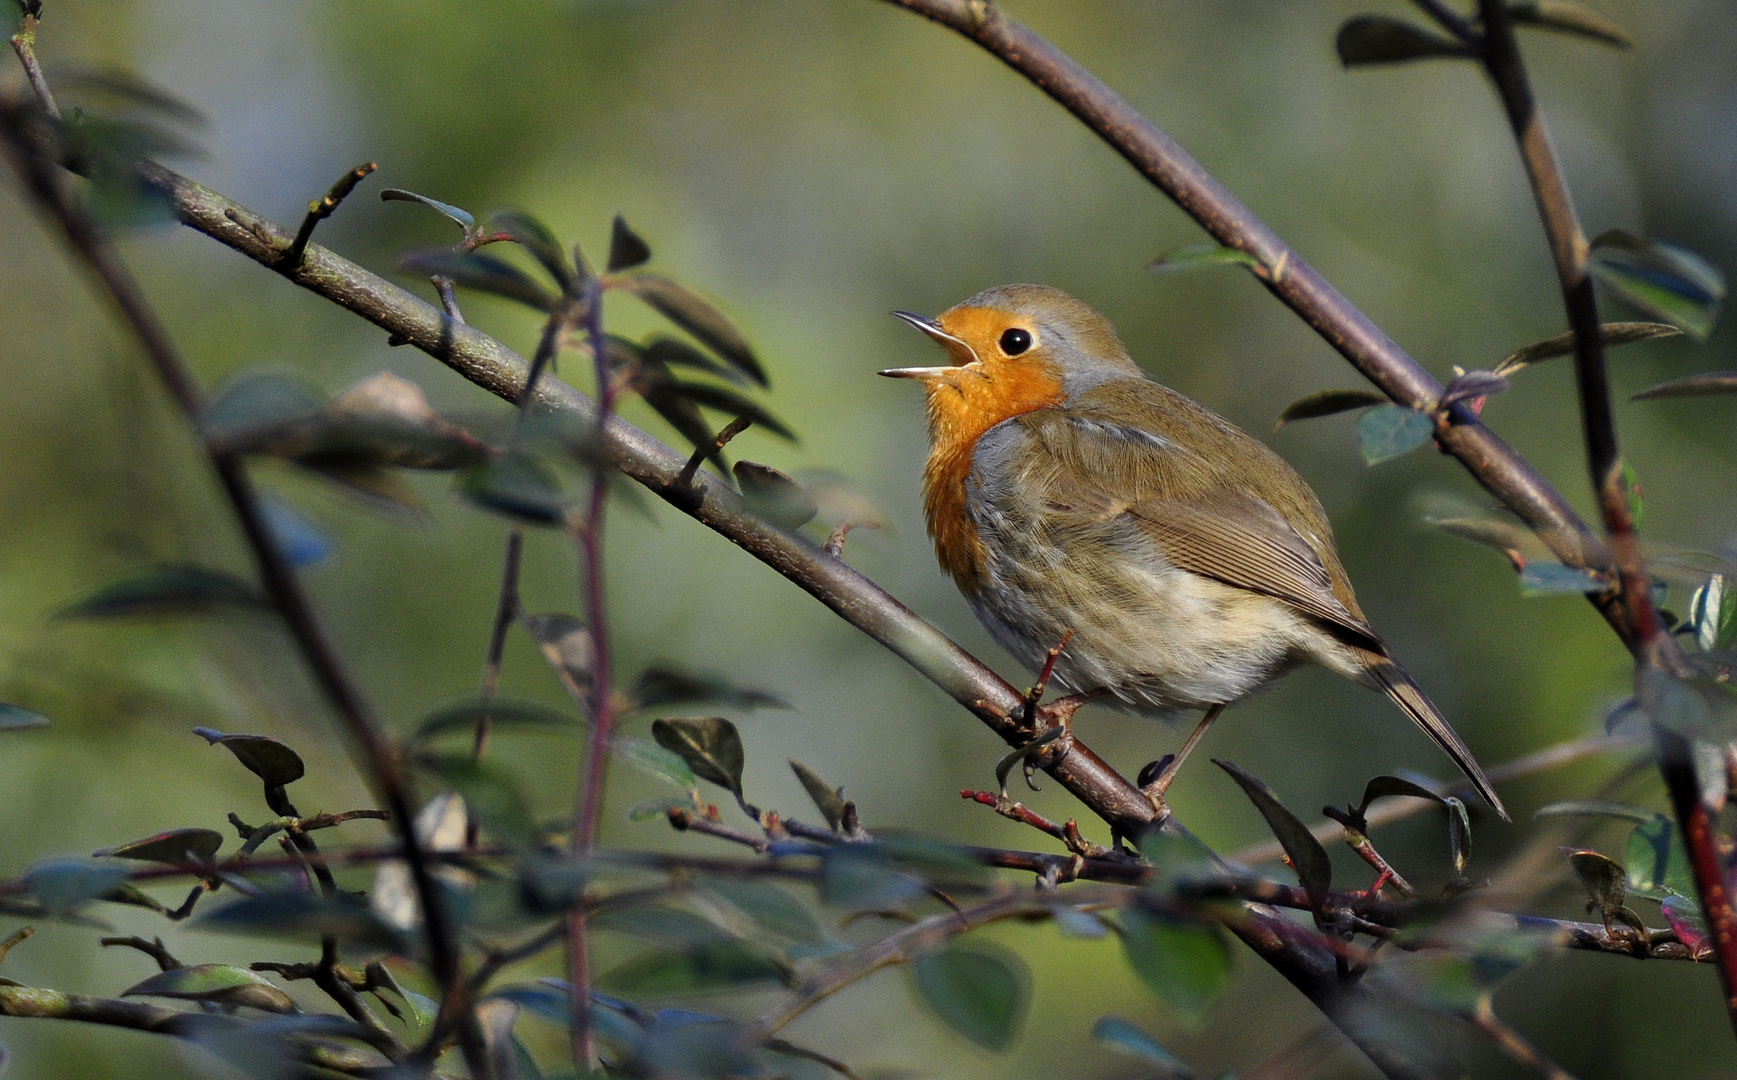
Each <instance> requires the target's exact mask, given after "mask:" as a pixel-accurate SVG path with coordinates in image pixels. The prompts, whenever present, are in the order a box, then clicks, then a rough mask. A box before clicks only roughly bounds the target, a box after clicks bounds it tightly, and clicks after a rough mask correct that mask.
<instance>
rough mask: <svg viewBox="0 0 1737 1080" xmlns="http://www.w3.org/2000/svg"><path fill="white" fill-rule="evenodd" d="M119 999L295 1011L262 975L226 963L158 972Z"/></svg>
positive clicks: (197, 965)
mask: <svg viewBox="0 0 1737 1080" xmlns="http://www.w3.org/2000/svg"><path fill="white" fill-rule="evenodd" d="M121 996H122V997H161V998H180V999H182V1000H186V1001H211V1002H215V1003H217V1004H219V1005H229V1006H239V1005H245V1006H247V1007H248V1008H252V1009H262V1010H264V1011H266V1012H274V1013H293V1012H297V1011H298V1010H297V1009H296V1003H295V1002H294V1001H292V1000H290V996H289V995H288V994H286V993H284V992H283V991H282V990H279V989H278V988H277V987H276V986H273V985H272V984H271V983H270V982H269V981H267V980H266V978H265V976H263V975H260V974H258V973H257V972H253V971H249V970H247V969H246V968H239V967H231V966H230V965H228V964H195V965H194V966H192V967H183V968H175V969H174V970H172V971H162V972H158V973H157V974H155V975H153V976H151V977H150V978H148V979H146V980H145V981H144V982H142V983H139V984H138V985H137V986H135V987H133V988H132V989H130V990H128V991H126V992H125V993H123V994H122V995H121Z"/></svg>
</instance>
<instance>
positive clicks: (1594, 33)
mask: <svg viewBox="0 0 1737 1080" xmlns="http://www.w3.org/2000/svg"><path fill="white" fill-rule="evenodd" d="M1508 12H1509V14H1510V15H1511V16H1512V18H1513V20H1514V21H1515V22H1516V23H1519V24H1520V25H1521V26H1536V27H1537V28H1539V29H1540V30H1558V31H1561V32H1562V33H1564V34H1574V35H1576V36H1579V37H1584V38H1591V39H1592V40H1594V41H1600V42H1603V43H1604V44H1606V45H1614V46H1616V47H1617V48H1619V49H1632V48H1634V42H1633V41H1631V40H1630V39H1629V36H1628V35H1627V34H1625V33H1623V31H1622V27H1620V26H1618V25H1616V23H1614V22H1612V21H1611V20H1610V19H1608V18H1606V17H1605V16H1603V15H1601V14H1599V13H1598V12H1596V11H1594V10H1592V9H1591V8H1588V7H1582V6H1580V5H1579V4H1571V3H1567V2H1566V0H1532V2H1530V3H1517V4H1509V5H1508Z"/></svg>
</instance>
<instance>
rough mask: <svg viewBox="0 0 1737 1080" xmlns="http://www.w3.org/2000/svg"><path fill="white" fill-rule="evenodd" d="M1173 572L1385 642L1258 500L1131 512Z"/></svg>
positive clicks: (1310, 551) (1169, 503)
mask: <svg viewBox="0 0 1737 1080" xmlns="http://www.w3.org/2000/svg"><path fill="white" fill-rule="evenodd" d="M1127 514H1128V516H1129V517H1131V518H1133V519H1134V520H1135V521H1137V522H1139V524H1140V527H1141V530H1142V531H1143V532H1144V533H1145V534H1146V535H1147V536H1149V537H1151V538H1152V540H1153V542H1154V543H1155V544H1156V545H1157V546H1158V548H1159V550H1160V551H1161V552H1162V553H1163V554H1164V556H1165V557H1166V558H1167V559H1168V560H1169V561H1170V562H1171V563H1172V564H1174V565H1176V566H1179V567H1181V568H1182V569H1184V570H1188V571H1190V572H1192V573H1196V574H1200V575H1201V576H1203V577H1209V578H1214V579H1216V580H1218V581H1222V582H1224V583H1225V584H1227V585H1235V586H1236V587H1237V588H1239V589H1247V590H1249V591H1250V592H1258V593H1263V594H1265V595H1267V596H1271V597H1274V598H1276V599H1279V600H1283V601H1284V602H1285V603H1287V604H1290V605H1291V606H1292V607H1294V608H1296V609H1297V610H1298V611H1301V612H1303V613H1304V614H1306V615H1311V616H1313V617H1315V618H1317V619H1320V620H1322V621H1323V622H1326V623H1329V624H1331V625H1332V626H1334V627H1336V628H1338V629H1340V630H1342V631H1345V632H1347V633H1348V634H1349V635H1350V636H1351V637H1353V638H1355V639H1357V640H1358V641H1359V642H1360V643H1363V644H1364V645H1365V646H1366V647H1369V648H1373V649H1375V650H1376V651H1383V646H1382V644H1381V639H1380V638H1378V637H1376V636H1375V631H1374V630H1372V629H1370V627H1369V624H1368V623H1366V622H1364V621H1363V620H1362V619H1360V618H1358V617H1357V616H1356V615H1354V614H1352V613H1351V612H1350V611H1348V610H1346V608H1345V605H1344V604H1342V603H1340V602H1339V599H1338V597H1336V596H1334V595H1333V581H1332V578H1331V577H1329V576H1328V573H1327V568H1326V566H1325V565H1323V564H1322V562H1321V558H1320V556H1319V555H1317V554H1316V553H1315V549H1314V548H1312V547H1310V546H1309V544H1308V542H1307V541H1305V540H1304V539H1303V538H1302V536H1300V535H1299V534H1298V533H1297V531H1296V530H1295V529H1293V528H1291V526H1290V525H1289V524H1288V523H1287V522H1286V521H1285V519H1284V518H1283V517H1281V516H1280V515H1279V513H1278V511H1276V510H1274V509H1273V508H1272V507H1270V506H1268V505H1267V504H1266V503H1264V502H1261V501H1260V500H1258V499H1253V498H1248V497H1246V496H1243V497H1238V496H1223V497H1220V498H1218V499H1214V500H1211V501H1198V500H1190V501H1182V500H1175V499H1148V500H1146V501H1144V502H1140V503H1136V504H1135V505H1133V506H1130V507H1129V508H1128V510H1127Z"/></svg>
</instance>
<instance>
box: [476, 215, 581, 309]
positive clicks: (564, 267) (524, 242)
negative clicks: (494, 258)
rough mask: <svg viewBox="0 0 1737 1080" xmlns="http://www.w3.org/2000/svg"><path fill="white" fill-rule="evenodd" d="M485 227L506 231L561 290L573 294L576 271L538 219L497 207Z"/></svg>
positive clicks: (576, 277)
mask: <svg viewBox="0 0 1737 1080" xmlns="http://www.w3.org/2000/svg"><path fill="white" fill-rule="evenodd" d="M489 229H490V230H491V231H494V232H503V233H506V234H507V235H508V236H509V237H511V238H512V241H513V242H514V243H515V244H518V245H519V246H520V247H522V248H524V249H525V250H526V251H528V252H530V253H531V256H532V258H534V259H536V260H537V261H538V262H539V263H542V264H543V269H545V270H547V271H548V272H549V276H550V277H552V278H554V279H555V281H556V283H557V284H559V285H560V286H561V291H562V292H563V293H567V294H569V295H572V294H573V292H574V288H573V287H574V285H576V284H577V283H578V280H579V277H578V274H577V273H576V272H575V271H574V269H573V264H572V263H570V262H568V261H567V254H566V252H565V251H563V250H562V247H561V241H559V240H557V239H555V234H554V233H553V232H551V231H550V229H549V227H548V226H547V225H545V224H543V223H542V221H540V220H539V219H537V218H535V217H533V216H531V215H530V214H527V213H525V212H524V211H523V210H497V211H495V212H494V213H493V214H492V215H490V216H489Z"/></svg>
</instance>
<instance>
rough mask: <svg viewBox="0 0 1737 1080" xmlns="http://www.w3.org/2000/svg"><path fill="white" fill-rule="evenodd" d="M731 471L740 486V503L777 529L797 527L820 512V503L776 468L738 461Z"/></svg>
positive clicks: (806, 522)
mask: <svg viewBox="0 0 1737 1080" xmlns="http://www.w3.org/2000/svg"><path fill="white" fill-rule="evenodd" d="M732 473H733V475H734V476H735V477H736V484H737V485H738V486H739V487H740V488H741V489H742V502H743V504H745V505H746V506H747V507H748V509H749V510H751V511H753V512H754V513H755V514H758V515H759V516H760V517H763V518H765V519H766V520H767V521H769V522H771V523H772V524H774V525H776V526H778V527H779V528H780V529H787V530H791V531H794V530H796V529H800V528H801V527H802V526H804V525H806V524H808V523H809V522H810V521H813V520H814V515H816V514H818V513H820V504H819V503H817V502H815V501H814V496H813V495H812V494H810V493H809V491H808V489H807V488H805V487H803V486H802V485H801V484H798V483H797V482H796V481H794V480H792V479H790V477H788V476H786V475H784V474H783V473H781V472H779V471H778V470H777V469H774V468H770V467H768V466H766V465H759V464H756V463H754V462H752V461H738V462H736V467H735V469H734V470H732Z"/></svg>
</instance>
